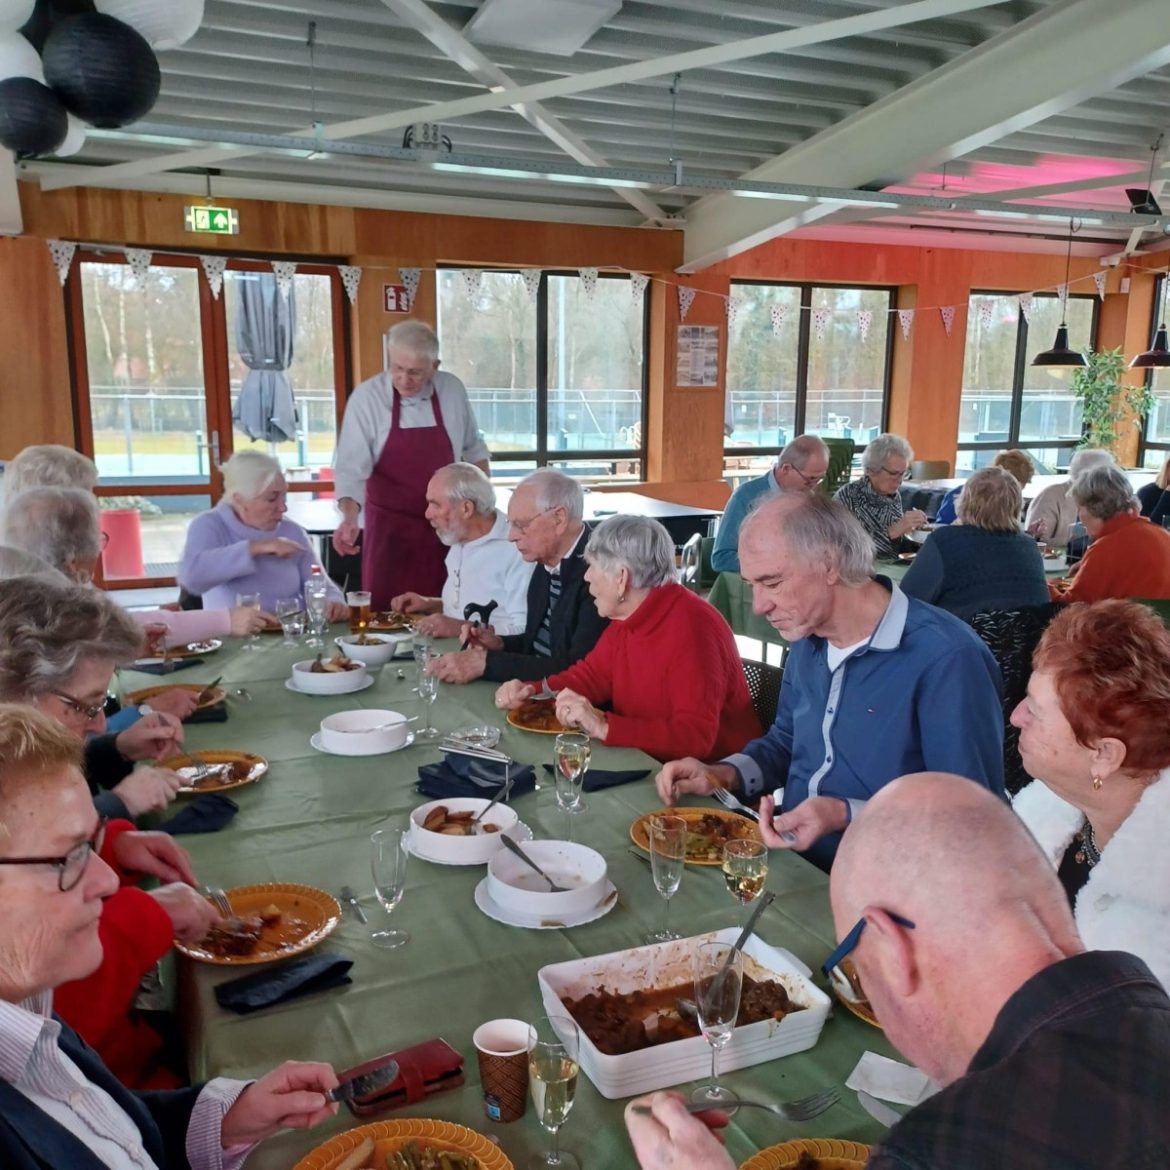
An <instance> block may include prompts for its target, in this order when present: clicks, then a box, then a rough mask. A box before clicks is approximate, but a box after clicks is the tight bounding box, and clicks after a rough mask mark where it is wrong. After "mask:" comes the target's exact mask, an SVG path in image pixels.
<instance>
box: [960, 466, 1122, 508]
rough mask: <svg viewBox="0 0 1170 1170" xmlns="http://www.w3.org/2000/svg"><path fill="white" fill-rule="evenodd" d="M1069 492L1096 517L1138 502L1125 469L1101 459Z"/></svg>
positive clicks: (1077, 478)
mask: <svg viewBox="0 0 1170 1170" xmlns="http://www.w3.org/2000/svg"><path fill="white" fill-rule="evenodd" d="M1068 494H1069V498H1070V499H1071V500H1072V501H1073V503H1075V504H1076V505H1077V507H1078V508H1084V509H1085V511H1086V512H1088V513H1089V515H1090V516H1092V517H1094V518H1095V519H1097V520H1110V519H1112V518H1113V517H1114V516H1118V515H1120V514H1121V513H1122V512H1128V511H1129V510H1130V508H1132V507H1133V506H1134V505H1135V504H1136V503H1137V498H1136V497H1135V496H1134V494H1133V484H1131V483H1130V482H1129V477H1128V476H1127V475H1126V474H1125V472H1124V471H1122V470H1121V469H1120V468H1119V467H1110V466H1108V465H1103V464H1100V463H1098V464H1095V465H1094V466H1092V467H1090V468H1089V469H1088V471H1084V470H1082V471H1081V472H1080V473H1079V474H1078V475H1077V477H1076V479H1074V480H1073V481H1072V483H1071V484H1070V485H1069V489H1068ZM961 498H962V497H961V496H960V499H961Z"/></svg>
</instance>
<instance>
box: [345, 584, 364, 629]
mask: <svg viewBox="0 0 1170 1170" xmlns="http://www.w3.org/2000/svg"><path fill="white" fill-rule="evenodd" d="M345 601H346V604H347V605H348V606H349V632H350V633H351V634H364V633H365V632H366V627H367V626H368V625H369V624H370V595H369V594H368V593H367V592H366V591H365V590H364V589H359V590H350V592H349V593H347V594H346V595H345Z"/></svg>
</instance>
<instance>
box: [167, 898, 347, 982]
mask: <svg viewBox="0 0 1170 1170" xmlns="http://www.w3.org/2000/svg"><path fill="white" fill-rule="evenodd" d="M226 893H227V900H228V902H229V904H230V905H231V908H232V911H233V913H235V914H238V915H239V916H240V917H241V918H247V917H250V916H252V915H259V914H261V913H263V912H264V911H265V910H267V909H268V908H269V907H270V906H275V907H276V908H277V909H278V910H280V912H281V921H280V922H278V923H276V924H275V925H273V926H266V927H264V931H263V933H262V934H261V936H260V942H259V944H258V945H257V947H256V949H255V950H254V951H253V952H252V953H251V954H248V955H219V954H216V953H215V952H214V951H210V950H208V949H207V948H206V947H204V946H201V945H200V944H199V943H180V942H177V943H175V950H177V951H181V952H182V953H183V954H184V955H186V956H187V958H189V959H196V960H198V961H199V962H200V963H215V964H216V965H218V966H222V967H247V966H251V965H253V964H255V963H273V962H276V961H277V960H278V959H288V958H291V957H292V956H293V955H299V954H302V953H303V952H305V951H311V950H312V949H313V947H315V946H316V945H317V944H318V943H320V942H322V941H324V940H325V939H326V938H328V937H329V935H331V934H332V933H333V932H334V931H335V930H336V929H337V924H338V923H339V922H340V921H341V905H340V904H339V903H338V901H337V899H336V898H335V897H333V895H332V894H327V893H326V892H325V891H324V890H318V889H317V888H316V887H315V886H301V885H297V884H295V883H294V882H261V883H260V884H259V885H255V886H237V887H236V888H235V889H234V890H228V891H226Z"/></svg>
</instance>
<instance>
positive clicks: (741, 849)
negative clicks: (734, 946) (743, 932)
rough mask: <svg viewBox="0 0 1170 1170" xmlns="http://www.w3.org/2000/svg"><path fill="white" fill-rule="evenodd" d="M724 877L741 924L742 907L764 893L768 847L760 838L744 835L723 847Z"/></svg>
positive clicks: (766, 879) (766, 877)
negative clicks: (753, 838) (737, 910)
mask: <svg viewBox="0 0 1170 1170" xmlns="http://www.w3.org/2000/svg"><path fill="white" fill-rule="evenodd" d="M723 880H724V881H725V882H726V883H727V888H728V890H729V891H730V892H731V896H732V897H733V898H735V900H736V901H737V902H738V903H739V924H740V926H743V909H744V907H745V906H746V905H747V904H748V903H749V902H754V901H755V900H756V899H757V898H758V897H759V896H760V894H762V893H763V892H764V886H765V885H767V883H768V849H767V847H766V846H765V845H764V843H763V842H762V841H754V840H752V839H751V838H750V837H745V838H743V839H742V840H739V841H728V842H727V843H726V844H725V845H724V846H723Z"/></svg>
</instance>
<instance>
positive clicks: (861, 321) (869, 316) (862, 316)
mask: <svg viewBox="0 0 1170 1170" xmlns="http://www.w3.org/2000/svg"><path fill="white" fill-rule="evenodd" d="M872 324H873V312H872V310H870V309H858V311H857V332H858V333H859V334H860V335H861V340H862V341H864V340H865V339H866V338H867V337H868V336H869V327H870V326H871V325H872Z"/></svg>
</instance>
